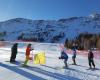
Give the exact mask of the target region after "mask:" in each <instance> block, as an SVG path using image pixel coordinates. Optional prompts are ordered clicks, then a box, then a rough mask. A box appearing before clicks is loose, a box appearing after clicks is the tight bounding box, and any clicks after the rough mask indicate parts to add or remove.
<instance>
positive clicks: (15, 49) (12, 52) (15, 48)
mask: <svg viewBox="0 0 100 80" xmlns="http://www.w3.org/2000/svg"><path fill="white" fill-rule="evenodd" d="M17 46H18V43H15V44H14V45H13V46H12V48H11V57H10V62H11V63H12V62H16V61H15V59H16V55H17Z"/></svg>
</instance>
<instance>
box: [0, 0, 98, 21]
mask: <svg viewBox="0 0 100 80" xmlns="http://www.w3.org/2000/svg"><path fill="white" fill-rule="evenodd" d="M92 13H100V0H0V21H5V20H9V19H13V18H27V19H33V20H41V19H44V20H58V19H62V18H70V17H75V16H80V17H81V16H88V15H90V14H92Z"/></svg>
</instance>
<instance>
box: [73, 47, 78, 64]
mask: <svg viewBox="0 0 100 80" xmlns="http://www.w3.org/2000/svg"><path fill="white" fill-rule="evenodd" d="M72 50H73V56H72V61H73V65H77V64H76V54H77V53H76V49H75V48H73V49H72Z"/></svg>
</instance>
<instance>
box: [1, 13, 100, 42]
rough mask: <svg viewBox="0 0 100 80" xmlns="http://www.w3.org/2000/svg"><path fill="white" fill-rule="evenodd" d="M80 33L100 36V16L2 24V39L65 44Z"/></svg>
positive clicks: (11, 21)
mask: <svg viewBox="0 0 100 80" xmlns="http://www.w3.org/2000/svg"><path fill="white" fill-rule="evenodd" d="M80 33H92V34H94V33H95V34H100V14H92V15H89V16H87V17H71V18H68V19H59V20H30V19H24V18H15V19H11V20H7V21H4V22H0V39H1V40H7V41H15V40H18V39H19V40H30V39H31V40H32V41H39V42H65V40H66V38H68V39H74V38H75V37H77V36H78V35H79V34H80Z"/></svg>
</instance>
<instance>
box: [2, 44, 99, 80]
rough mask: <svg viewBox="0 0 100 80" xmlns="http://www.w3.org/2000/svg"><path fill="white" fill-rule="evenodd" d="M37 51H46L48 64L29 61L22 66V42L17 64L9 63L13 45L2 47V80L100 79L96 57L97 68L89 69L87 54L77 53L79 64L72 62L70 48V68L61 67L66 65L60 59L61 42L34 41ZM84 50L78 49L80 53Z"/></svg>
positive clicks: (23, 53) (23, 54)
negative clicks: (26, 64)
mask: <svg viewBox="0 0 100 80" xmlns="http://www.w3.org/2000/svg"><path fill="white" fill-rule="evenodd" d="M33 44H34V45H32V47H34V49H35V51H33V53H35V52H37V51H41V50H43V51H45V52H46V53H45V54H46V64H45V65H39V64H38V65H36V64H33V61H29V63H28V65H29V66H30V67H21V65H22V64H23V62H24V60H25V48H26V44H25V45H24V47H23V46H22V44H21V43H20V44H19V46H18V55H17V58H16V60H17V61H18V62H17V63H16V64H11V63H9V62H8V61H9V58H10V55H11V50H10V49H11V46H12V44H10V45H7V46H3V47H0V80H44V79H46V80H100V62H99V59H97V58H95V59H94V60H95V64H96V69H95V70H87V69H88V68H89V67H88V59H87V56H83V55H80V54H77V64H78V65H71V64H72V60H71V57H72V54H71V51H70V50H68V52H69V54H68V56H69V59H68V66H69V68H68V69H60V68H62V67H63V66H64V63H63V60H59V59H58V57H59V56H60V50H61V49H60V48H59V44H50V43H49V44H47V43H33ZM79 52H80V53H81V52H83V51H78V53H79Z"/></svg>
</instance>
